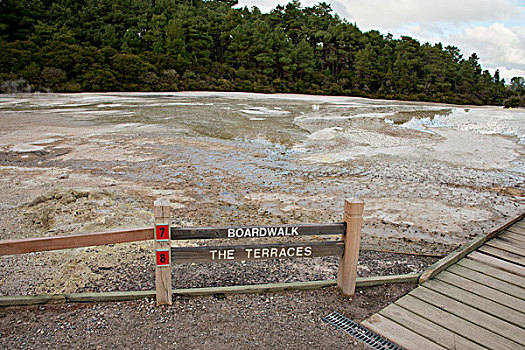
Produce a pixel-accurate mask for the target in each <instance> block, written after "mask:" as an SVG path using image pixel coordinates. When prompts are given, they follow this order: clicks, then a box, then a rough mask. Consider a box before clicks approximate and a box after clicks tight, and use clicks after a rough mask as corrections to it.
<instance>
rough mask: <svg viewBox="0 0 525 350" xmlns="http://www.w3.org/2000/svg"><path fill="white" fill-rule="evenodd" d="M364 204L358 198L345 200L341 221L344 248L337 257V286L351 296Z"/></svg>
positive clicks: (353, 292)
mask: <svg viewBox="0 0 525 350" xmlns="http://www.w3.org/2000/svg"><path fill="white" fill-rule="evenodd" d="M364 206H365V204H364V202H363V201H361V200H359V199H355V198H352V199H346V200H345V211H344V214H343V221H344V222H345V224H346V231H345V233H344V234H343V237H342V238H343V241H344V242H345V249H344V252H343V255H342V256H341V257H340V258H339V269H338V271H337V286H338V287H339V288H340V289H341V292H342V294H343V295H344V296H350V297H352V296H354V295H355V282H356V278H357V260H358V259H359V245H360V241H361V227H362V226H363V210H364Z"/></svg>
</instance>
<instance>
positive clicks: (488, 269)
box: [458, 259, 525, 288]
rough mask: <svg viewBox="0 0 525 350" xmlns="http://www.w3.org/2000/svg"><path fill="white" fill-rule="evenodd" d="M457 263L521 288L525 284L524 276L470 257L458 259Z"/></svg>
mask: <svg viewBox="0 0 525 350" xmlns="http://www.w3.org/2000/svg"><path fill="white" fill-rule="evenodd" d="M458 265H459V266H464V267H467V268H469V269H471V270H475V271H478V272H481V273H484V274H486V275H488V276H491V277H494V278H497V279H500V280H502V281H505V282H507V283H512V284H514V285H516V286H518V287H522V288H523V286H525V277H521V276H518V275H515V274H513V273H510V272H506V271H503V270H500V269H498V268H496V267H493V266H490V265H487V264H483V263H480V262H477V261H474V260H471V259H462V260H460V261H458Z"/></svg>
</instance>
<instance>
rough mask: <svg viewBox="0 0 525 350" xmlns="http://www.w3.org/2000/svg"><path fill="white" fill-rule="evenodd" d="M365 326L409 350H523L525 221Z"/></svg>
mask: <svg viewBox="0 0 525 350" xmlns="http://www.w3.org/2000/svg"><path fill="white" fill-rule="evenodd" d="M362 324H363V325H364V326H366V327H367V328H369V329H371V330H373V331H375V332H376V333H379V334H381V335H382V336H384V337H385V338H388V339H389V340H391V341H393V342H394V343H397V344H398V345H400V346H402V347H404V348H406V349H417V350H423V349H498V350H499V349H512V350H516V349H525V220H521V221H519V222H517V223H515V224H514V225H512V226H511V227H509V228H507V229H506V230H505V231H504V232H502V233H500V234H499V235H498V236H497V237H496V238H493V239H491V240H489V241H487V242H486V243H485V244H484V245H482V246H481V247H479V248H478V249H477V250H475V251H473V252H471V253H470V254H468V255H467V256H466V257H465V258H463V259H461V260H459V261H458V262H457V263H455V264H453V265H452V266H450V267H448V268H447V269H446V270H444V271H442V272H440V273H439V274H437V275H436V276H434V278H432V279H430V280H427V281H426V282H424V283H422V284H421V285H420V286H419V287H417V288H416V289H414V290H413V291H412V292H410V293H409V294H408V295H406V296H404V297H403V298H401V299H399V300H398V301H396V302H395V303H393V304H391V305H389V306H387V307H386V308H384V309H383V310H381V311H380V312H378V313H377V314H375V315H373V316H371V317H370V318H369V319H367V320H365V321H364V322H363V323H362Z"/></svg>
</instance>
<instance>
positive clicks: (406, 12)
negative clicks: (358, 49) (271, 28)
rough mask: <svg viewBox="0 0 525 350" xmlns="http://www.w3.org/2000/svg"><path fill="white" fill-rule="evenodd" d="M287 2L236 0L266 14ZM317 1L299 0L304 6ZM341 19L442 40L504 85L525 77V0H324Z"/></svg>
mask: <svg viewBox="0 0 525 350" xmlns="http://www.w3.org/2000/svg"><path fill="white" fill-rule="evenodd" d="M288 2H289V1H288V0H281V1H280V0H239V5H238V6H237V7H240V6H248V7H252V6H257V7H258V8H259V9H260V10H261V11H262V12H264V13H267V12H270V11H271V10H272V9H273V8H275V6H277V5H278V4H281V5H286V4H287V3H288ZM319 2H321V0H302V1H301V5H302V6H303V7H306V6H312V5H315V4H317V3H319ZM324 2H326V3H329V4H330V5H331V7H332V9H333V10H334V12H333V13H336V14H338V15H339V17H341V18H345V19H346V20H347V21H349V22H351V23H356V24H357V26H358V28H359V29H361V30H362V31H368V30H373V29H375V30H379V31H380V32H381V33H382V34H387V33H392V34H393V35H394V38H399V37H400V36H401V35H407V36H410V37H412V38H414V39H417V40H418V41H419V42H420V43H421V44H423V43H425V42H429V43H432V44H434V43H437V42H441V43H442V44H444V45H445V46H446V45H455V46H457V47H458V48H460V49H461V52H462V54H463V57H464V58H468V57H469V56H470V55H471V54H472V53H473V52H475V53H476V54H477V55H478V57H480V63H481V66H482V68H483V69H488V70H489V71H490V72H491V73H492V74H494V72H495V71H496V69H499V71H500V76H501V77H502V78H505V81H506V82H507V83H509V82H510V79H511V78H512V77H515V76H522V77H525V0H324Z"/></svg>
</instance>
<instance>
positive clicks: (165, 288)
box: [154, 198, 172, 305]
mask: <svg viewBox="0 0 525 350" xmlns="http://www.w3.org/2000/svg"><path fill="white" fill-rule="evenodd" d="M154 218H155V289H156V296H157V305H171V304H172V300H171V294H172V292H171V241H170V201H169V199H167V198H159V199H157V200H156V201H155V203H154Z"/></svg>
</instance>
